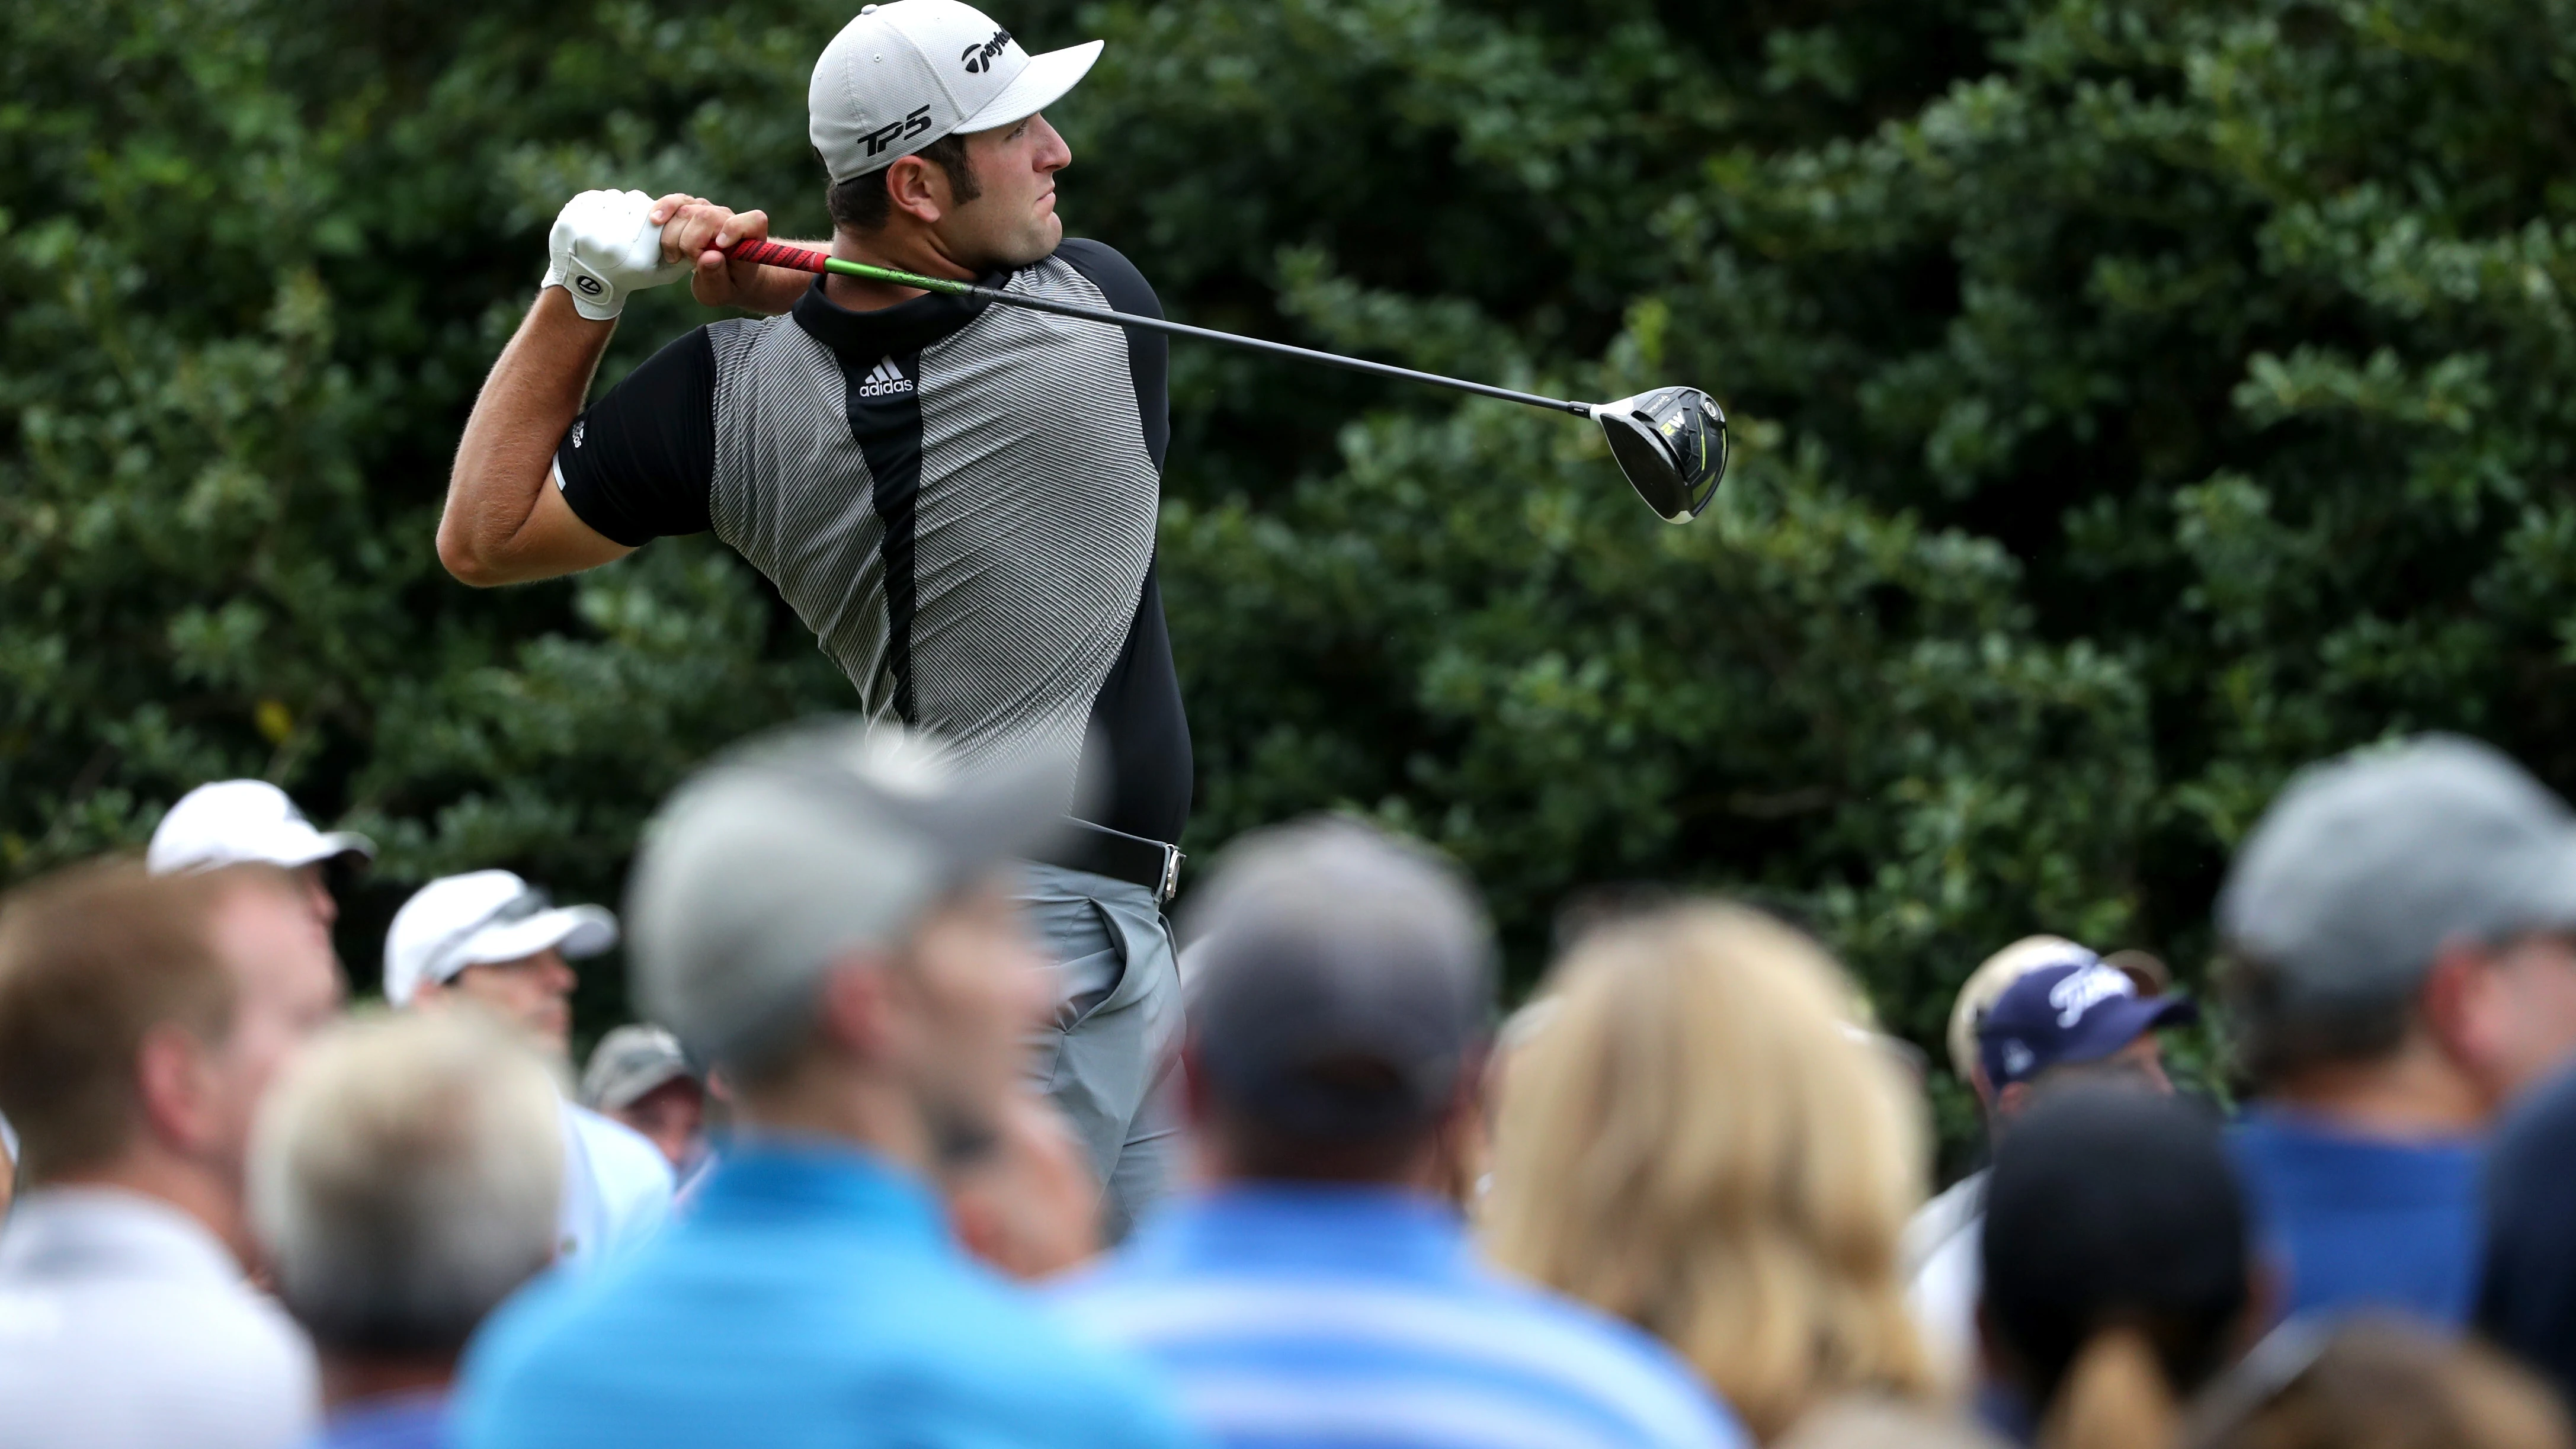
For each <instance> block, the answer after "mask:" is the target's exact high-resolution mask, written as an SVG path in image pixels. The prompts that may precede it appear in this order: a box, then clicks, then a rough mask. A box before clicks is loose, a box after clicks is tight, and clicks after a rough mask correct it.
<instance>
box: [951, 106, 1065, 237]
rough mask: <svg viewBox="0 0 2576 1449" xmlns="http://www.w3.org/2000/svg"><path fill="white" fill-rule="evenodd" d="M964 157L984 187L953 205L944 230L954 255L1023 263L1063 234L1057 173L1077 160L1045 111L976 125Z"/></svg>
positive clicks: (969, 138) (967, 142)
mask: <svg viewBox="0 0 2576 1449" xmlns="http://www.w3.org/2000/svg"><path fill="white" fill-rule="evenodd" d="M966 157H967V161H968V163H969V164H970V165H972V166H973V167H974V168H975V180H976V181H977V182H978V183H979V184H980V185H982V187H983V188H984V190H983V194H982V195H980V196H977V197H976V198H975V199H974V200H973V201H970V202H967V203H966V204H965V205H963V206H960V207H958V208H956V209H955V210H953V211H951V212H950V213H949V214H948V216H947V217H946V218H945V222H944V224H943V226H942V228H941V229H942V230H943V231H947V232H948V233H949V237H950V241H951V244H952V246H953V248H954V252H953V254H954V255H958V256H961V257H973V258H975V259H977V260H978V261H981V262H983V263H985V264H986V265H989V266H993V267H996V268H1002V267H1024V266H1027V265H1028V264H1029V263H1031V262H1034V261H1036V260H1038V259H1039V258H1041V257H1044V256H1046V255H1048V254H1049V253H1051V252H1053V251H1054V250H1055V249H1056V244H1057V243H1059V242H1061V241H1063V240H1064V223H1063V222H1062V221H1059V220H1057V219H1056V214H1055V174H1056V173H1057V172H1059V171H1061V170H1063V169H1064V168H1065V167H1066V166H1068V165H1070V164H1072V162H1073V152H1072V150H1071V149H1070V148H1069V147H1067V146H1066V145H1065V144H1064V138H1063V137H1062V136H1059V135H1057V134H1056V132H1055V127H1053V126H1050V125H1048V124H1047V123H1046V117H1044V116H1031V117H1029V118H1028V119H1027V120H1025V121H1022V122H1020V123H1018V124H1017V125H1011V126H1004V127H1001V128H1000V129H998V130H992V131H978V132H976V133H975V134H973V135H971V136H968V137H967V138H966Z"/></svg>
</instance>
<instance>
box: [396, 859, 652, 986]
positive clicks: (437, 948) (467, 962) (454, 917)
mask: <svg viewBox="0 0 2576 1449" xmlns="http://www.w3.org/2000/svg"><path fill="white" fill-rule="evenodd" d="M616 944H617V917H615V916H613V915H611V914H609V912H608V908H607V907H605V906H558V905H556V904H555V903H554V902H553V901H552V900H550V899H548V898H547V896H546V893H545V892H544V891H541V890H539V889H537V888H536V887H535V886H532V885H530V884H528V883H527V882H526V881H524V880H521V879H519V878H518V877H517V876H515V875H512V874H511V873H510V872H508V871H506V870H478V871H472V872H469V873H467V874H465V875H451V876H442V877H440V878H439V879H437V880H434V881H431V882H430V883H429V884H427V885H425V886H422V887H421V888H420V890H419V891H418V892H416V893H415V894H414V895H413V896H412V898H411V899H410V900H407V901H405V902H403V908H402V909H401V910H399V911H396V912H394V924H393V929H391V930H389V931H387V932H386V933H385V1000H387V1001H390V1002H392V1003H393V1004H394V1005H396V1006H403V1005H407V1004H409V1003H410V1001H411V998H412V995H413V994H414V993H415V992H417V991H419V990H420V988H421V984H422V983H423V982H428V983H431V984H433V985H438V984H444V983H446V982H448V981H450V980H453V979H454V978H455V976H456V973H457V972H459V971H462V970H464V969H465V968H466V967H468V966H485V965H489V964H491V963H493V962H496V961H516V960H518V959H519V958H521V957H523V956H533V955H535V954H537V953H538V952H539V951H543V950H546V949H547V948H549V947H552V948H553V949H555V950H557V951H561V952H562V953H563V954H564V956H565V957H566V958H567V959H571V960H578V959H580V958H581V957H584V956H596V955H598V954H599V953H600V952H602V951H605V950H607V949H608V948H609V947H611V946H614V945H616Z"/></svg>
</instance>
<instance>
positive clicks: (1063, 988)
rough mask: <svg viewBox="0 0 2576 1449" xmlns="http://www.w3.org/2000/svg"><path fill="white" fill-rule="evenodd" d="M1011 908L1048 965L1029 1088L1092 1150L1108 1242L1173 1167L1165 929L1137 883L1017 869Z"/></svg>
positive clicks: (1177, 1036)
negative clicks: (1048, 1009) (1044, 1013)
mask: <svg viewBox="0 0 2576 1449" xmlns="http://www.w3.org/2000/svg"><path fill="white" fill-rule="evenodd" d="M1020 889H1021V894H1020V898H1019V900H1020V909H1021V911H1022V912H1023V913H1024V914H1025V915H1026V917H1027V919H1028V922H1029V927H1030V930H1031V931H1032V932H1033V933H1034V934H1035V935H1036V936H1037V938H1038V942H1039V947H1040V949H1041V950H1043V951H1045V952H1046V953H1047V955H1048V957H1049V958H1050V959H1052V960H1053V961H1054V962H1055V963H1056V971H1057V979H1058V982H1059V990H1058V995H1057V1002H1058V1006H1057V1009H1056V1016H1055V1021H1054V1023H1053V1025H1052V1026H1051V1027H1050V1028H1048V1029H1047V1030H1046V1031H1045V1032H1043V1033H1042V1034H1041V1037H1040V1039H1039V1041H1038V1042H1037V1043H1036V1044H1035V1046H1036V1049H1035V1050H1034V1051H1033V1052H1032V1053H1031V1060H1032V1062H1033V1064H1034V1065H1033V1067H1032V1072H1033V1074H1034V1076H1035V1079H1036V1081H1037V1084H1038V1085H1039V1086H1041V1087H1043V1088H1044V1089H1045V1090H1046V1093H1047V1095H1049V1096H1051V1097H1053V1098H1054V1099H1055V1102H1056V1105H1057V1106H1058V1107H1060V1108H1062V1109H1063V1110H1064V1114H1065V1116H1066V1117H1067V1118H1069V1119H1070V1120H1071V1121H1072V1124H1073V1127H1074V1130H1075V1131H1076V1132H1077V1133H1079V1134H1080V1135H1081V1137H1082V1141H1083V1145H1084V1146H1085V1147H1086V1148H1088V1149H1089V1150H1090V1153H1091V1165H1092V1169H1093V1170H1094V1171H1095V1172H1096V1173H1098V1174H1099V1177H1100V1181H1101V1183H1102V1185H1103V1186H1104V1188H1105V1189H1106V1194H1107V1195H1106V1198H1105V1201H1104V1204H1103V1207H1104V1211H1103V1214H1102V1227H1103V1229H1104V1231H1105V1232H1106V1234H1107V1236H1108V1240H1109V1241H1110V1242H1112V1243H1115V1242H1117V1241H1118V1240H1119V1239H1121V1238H1124V1237H1125V1236H1127V1230H1128V1228H1129V1227H1131V1226H1133V1225H1134V1223H1135V1221H1136V1219H1137V1217H1138V1216H1139V1215H1140V1214H1142V1213H1143V1212H1144V1210H1145V1209H1146V1208H1147V1207H1149V1206H1151V1205H1152V1204H1153V1203H1154V1201H1155V1200H1156V1199H1158V1198H1160V1197H1161V1196H1162V1195H1163V1194H1164V1193H1165V1192H1166V1191H1168V1190H1169V1189H1170V1186H1171V1183H1172V1179H1173V1176H1174V1174H1175V1172H1176V1170H1177V1168H1178V1157H1179V1152H1180V1112H1179V1110H1178V1104H1177V1102H1176V1101H1175V1100H1174V1097H1175V1094H1176V1093H1177V1092H1178V1090H1179V1074H1178V1070H1177V1068H1178V1064H1179V1060H1180V1046H1181V973H1180V966H1179V963H1178V960H1177V958H1176V954H1175V951H1174V948H1173V943H1172V928H1171V925H1170V923H1168V922H1166V921H1165V920H1164V919H1163V913H1162V911H1161V910H1160V909H1159V908H1158V907H1156V906H1155V904H1154V897H1153V894H1152V893H1151V892H1149V891H1147V890H1146V889H1145V888H1144V887H1143V886H1139V885H1131V884H1129V883H1127V882H1126V881H1122V880H1113V879H1111V878H1110V877H1108V876H1105V875H1093V874H1091V873H1090V872H1088V871H1079V870H1066V869H1064V868H1063V867H1061V866H1053V865H1035V864H1030V865H1024V866H1023V867H1022V876H1021V888H1020Z"/></svg>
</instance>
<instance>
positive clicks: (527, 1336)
mask: <svg viewBox="0 0 2576 1449" xmlns="http://www.w3.org/2000/svg"><path fill="white" fill-rule="evenodd" d="M453 1424H454V1439H453V1442H454V1443H455V1444H456V1445H458V1446H460V1449H535V1446H540V1445H546V1446H553V1445H564V1446H571V1445H582V1446H597V1445H614V1446H616V1449H718V1446H723V1449H736V1446H741V1445H748V1444H757V1445H761V1446H763V1449H798V1446H806V1445H812V1446H817V1449H820V1446H825V1445H829V1446H833V1449H866V1446H880V1445H881V1446H887V1449H893V1446H905V1449H935V1446H943V1445H961V1446H962V1445H975V1446H986V1445H990V1446H1001V1445H1031V1446H1045V1445H1065V1446H1081V1449H1091V1446H1098V1449H1110V1446H1122V1449H1123V1446H1133V1449H1164V1446H1173V1445H1182V1444H1187V1443H1191V1442H1193V1441H1192V1440H1191V1438H1190V1436H1189V1434H1188V1433H1187V1431H1186V1430H1185V1429H1183V1428H1182V1427H1181V1424H1180V1422H1179V1420H1178V1419H1177V1418H1176V1417H1174V1415H1173V1413H1172V1411H1171V1409H1170V1407H1169V1406H1168V1403H1167V1401H1166V1400H1165V1398H1164V1397H1163V1395H1162V1394H1161V1393H1159V1392H1158V1391H1157V1390H1156V1389H1155V1388H1154V1386H1153V1385H1152V1383H1151V1382H1150V1381H1149V1380H1148V1378H1147V1377H1146V1375H1145V1374H1144V1372H1143V1371H1142V1370H1141V1369H1140V1368H1138V1367H1136V1366H1135V1365H1133V1364H1131V1363H1130V1362H1129V1361H1128V1360H1126V1359H1124V1358H1122V1357H1120V1356H1118V1355H1116V1354H1113V1353H1110V1352H1107V1351H1105V1350H1101V1349H1098V1348H1093V1347H1089V1346H1086V1345H1084V1344H1082V1343H1080V1342H1079V1341H1077V1340H1076V1338H1075V1337H1074V1335H1072V1334H1071V1333H1070V1332H1068V1331H1067V1330H1066V1329H1065V1328H1064V1326H1063V1325H1062V1324H1060V1323H1058V1322H1056V1321H1055V1320H1054V1319H1053V1318H1052V1317H1051V1316H1050V1315H1049V1314H1048V1313H1047V1312H1046V1310H1045V1309H1044V1308H1043V1307H1042V1306H1040V1305H1037V1304H1035V1303H1033V1302H1031V1301H1030V1300H1029V1299H1028V1298H1026V1297H1025V1296H1023V1295H1022V1294H1021V1293H1020V1292H1019V1290H1017V1289H1016V1288H1013V1287H1012V1286H1011V1285H1009V1284H1007V1283H1005V1282H1003V1281H1002V1280H1000V1279H999V1278H997V1277H995V1276H993V1275H992V1274H991V1273H989V1272H987V1271H986V1270H984V1269H983V1268H982V1267H980V1266H979V1265H977V1264H975V1263H974V1262H972V1261H971V1260H969V1259H968V1258H966V1257H965V1255H964V1254H962V1253H961V1252H960V1251H959V1250H958V1249H957V1247H956V1245H955V1244H954V1243H953V1242H952V1241H951V1239H950V1238H949V1235H948V1232H947V1229H946V1226H945V1225H944V1223H943V1221H942V1218H941V1215H940V1212H939V1208H938V1205H937V1204H936V1202H935V1201H934V1200H933V1199H932V1197H931V1196H930V1194H929V1192H928V1191H927V1190H925V1189H924V1188H923V1187H922V1186H921V1184H919V1183H917V1182H915V1181H914V1180H912V1179H911V1178H909V1177H907V1176H904V1175H902V1174H900V1173H898V1172H896V1171H894V1170H892V1169H891V1168H890V1167H888V1166H887V1165H886V1164H884V1163H883V1162H881V1161H879V1160H877V1159H875V1158H872V1157H869V1156H867V1155H865V1154H862V1153H860V1152H857V1151H855V1150H852V1149H849V1148H846V1147H842V1146H838V1145H823V1144H819V1143H813V1142H799V1143H794V1144H787V1143H781V1142H778V1141H775V1140H769V1141H752V1140H748V1139H737V1140H736V1141H735V1143H734V1144H733V1147H732V1149H731V1150H730V1151H729V1152H728V1153H727V1154H726V1157H725V1160H724V1162H723V1163H722V1165H720V1166H719V1167H718V1168H717V1169H716V1172H715V1176H714V1177H713V1178H712V1179H710V1180H709V1181H708V1183H707V1185H706V1189H705V1191H704V1193H703V1194H702V1195H701V1196H700V1197H699V1199H698V1201H697V1204H696V1206H695V1208H694V1209H693V1210H692V1211H691V1212H689V1213H688V1214H686V1215H684V1216H682V1217H680V1218H679V1219H677V1220H675V1221H673V1222H672V1223H670V1224H669V1225H668V1226H666V1227H665V1228H664V1229H663V1230H662V1231H661V1232H660V1233H659V1234H657V1235H655V1236H654V1237H653V1238H652V1240H650V1241H649V1242H646V1243H644V1244H643V1245H642V1246H640V1247H639V1248H637V1249H636V1250H635V1251H634V1252H632V1253H629V1254H624V1255H620V1256H618V1257H616V1258H613V1259H612V1260H611V1261H609V1262H606V1263H602V1264H600V1265H598V1266H596V1267H594V1268H592V1269H591V1270H590V1271H589V1272H586V1273H559V1274H555V1275H553V1276H552V1277H550V1278H548V1279H547V1280H546V1281H544V1282H542V1283H540V1284H538V1285H537V1286H536V1287H534V1288H532V1289H530V1290H528V1291H527V1292H526V1293H524V1294H522V1295H521V1296H520V1297H519V1298H518V1299H516V1300H514V1301H513V1302H512V1303H510V1304H509V1305H507V1306H506V1307H504V1308H503V1309H502V1310H501V1312H500V1313H499V1314H498V1315H497V1316H496V1317H495V1318H494V1319H493V1320H492V1321H491V1323H490V1324H488V1325H487V1326H486V1328H485V1329H484V1331H483V1332H482V1333H481V1334H480V1335H479V1336H478V1337H477V1338H476V1340H475V1343H474V1346H473V1348H472V1349H471V1351H470V1352H469V1353H468V1355H467V1358H466V1363H465V1372H464V1378H463V1382H462V1385H461V1387H460V1389H459V1391H458V1395H457V1398H456V1401H455V1417H454V1420H453Z"/></svg>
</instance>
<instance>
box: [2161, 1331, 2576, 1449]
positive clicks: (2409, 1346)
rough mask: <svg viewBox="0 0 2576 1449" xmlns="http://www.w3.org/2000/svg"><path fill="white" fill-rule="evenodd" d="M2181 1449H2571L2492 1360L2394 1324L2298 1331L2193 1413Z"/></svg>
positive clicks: (2564, 1430)
mask: <svg viewBox="0 0 2576 1449" xmlns="http://www.w3.org/2000/svg"><path fill="white" fill-rule="evenodd" d="M2183 1443H2184V1445H2185V1446H2186V1449H2570V1445H2571V1443H2576V1440H2571V1439H2570V1437H2569V1432H2568V1425H2567V1416H2566V1412H2565V1410H2564V1409H2563V1408H2562V1407H2561V1406H2560V1405H2559V1404H2558V1403H2556V1402H2555V1401H2553V1400H2552V1399H2551V1398H2550V1396H2549V1393H2548V1391H2547V1390H2546V1389H2544V1388H2542V1387H2541V1386H2540V1385H2539V1384H2538V1383H2537V1382H2535V1381H2534V1380H2532V1379H2531V1377H2530V1376H2529V1375H2527V1374H2524V1373H2523V1372H2521V1371H2520V1370H2518V1369H2516V1368H2515V1367H2514V1366H2513V1365H2511V1364H2509V1363H2507V1362H2505V1361H2504V1360H2503V1359H2502V1358H2500V1357H2498V1356H2497V1355H2496V1354H2494V1353H2492V1352H2490V1351H2488V1350H2487V1349H2485V1348H2482V1347H2480V1346H2478V1345H2477V1344H2474V1343H2465V1342H2459V1341H2455V1340H2452V1339H2449V1338H2447V1337H2445V1336H2443V1335H2440V1334H2437V1333H2434V1332H2431V1331H2429V1330H2427V1329H2425V1328H2422V1327H2420V1326H2418V1325H2415V1324H2411V1323H2407V1322H2404V1321H2402V1320H2397V1319H2382V1320H2376V1321H2373V1320H2362V1321H2359V1322H2353V1323H2347V1324H2344V1325H2341V1326H2340V1327H2333V1328H2329V1326H2327V1325H2324V1324H2316V1323H2307V1324H2293V1325H2291V1326H2290V1327H2288V1328H2285V1329H2283V1330H2281V1331H2280V1332H2277V1333H2275V1334H2273V1335H2272V1337H2271V1338H2269V1339H2266V1340H2264V1342H2263V1344H2262V1346H2261V1347H2259V1348H2257V1349H2256V1350H2255V1351H2254V1352H2253V1353H2251V1354H2249V1355H2247V1356H2246V1359H2245V1362H2244V1363H2242V1364H2240V1365H2238V1366H2237V1368H2236V1369H2235V1371H2234V1372H2232V1373H2230V1374H2229V1375H2228V1376H2227V1377H2225V1378H2223V1379H2221V1380H2220V1381H2219V1382H2218V1383H2217V1384H2216V1385H2215V1386H2213V1387H2212V1388H2211V1390H2210V1392H2209V1394H2208V1395H2207V1396H2206V1398H2205V1399H2204V1401H2203V1402H2202V1403H2201V1404H2199V1405H2198V1406H2196V1407H2195V1408H2194V1409H2193V1411H2192V1418H2191V1425H2190V1432H2189V1433H2188V1434H2187V1435H2186V1437H2185V1438H2184V1440H2183Z"/></svg>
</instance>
